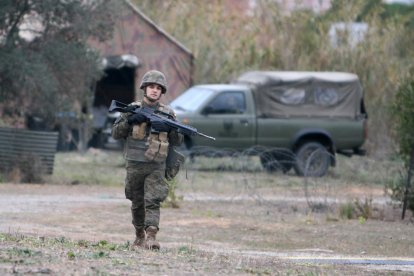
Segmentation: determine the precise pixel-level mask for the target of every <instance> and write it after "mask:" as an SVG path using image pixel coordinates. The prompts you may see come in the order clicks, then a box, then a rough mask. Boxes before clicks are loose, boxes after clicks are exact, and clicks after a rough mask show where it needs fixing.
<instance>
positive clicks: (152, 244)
mask: <svg viewBox="0 0 414 276" xmlns="http://www.w3.org/2000/svg"><path fill="white" fill-rule="evenodd" d="M146 232H147V239H146V242H145V248H146V249H149V250H160V243H159V242H158V241H156V240H155V238H156V236H157V232H158V228H157V227H156V226H148V227H147V229H146Z"/></svg>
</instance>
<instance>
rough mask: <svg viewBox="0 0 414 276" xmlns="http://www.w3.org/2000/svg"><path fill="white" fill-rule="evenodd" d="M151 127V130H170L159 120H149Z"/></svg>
mask: <svg viewBox="0 0 414 276" xmlns="http://www.w3.org/2000/svg"><path fill="white" fill-rule="evenodd" d="M151 127H152V129H153V130H155V131H158V132H170V130H171V129H170V127H169V126H168V125H166V124H165V123H163V122H161V121H154V122H151Z"/></svg>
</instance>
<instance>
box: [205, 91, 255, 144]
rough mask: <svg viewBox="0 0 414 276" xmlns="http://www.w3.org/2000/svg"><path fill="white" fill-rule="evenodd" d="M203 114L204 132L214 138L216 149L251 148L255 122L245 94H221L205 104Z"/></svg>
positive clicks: (239, 92)
mask: <svg viewBox="0 0 414 276" xmlns="http://www.w3.org/2000/svg"><path fill="white" fill-rule="evenodd" d="M203 113H204V114H205V115H206V117H205V119H204V120H205V126H206V129H205V131H206V132H207V133H209V135H211V136H214V137H216V141H215V142H214V145H215V146H216V147H220V148H235V149H237V148H239V149H244V148H248V147H251V146H253V144H254V140H255V138H254V136H255V133H254V131H255V128H254V125H255V121H254V115H253V112H252V111H251V110H250V108H248V106H247V101H246V93H245V92H243V91H226V92H221V93H219V94H217V95H216V96H215V97H214V98H213V99H212V100H211V101H210V102H209V103H208V104H207V106H206V107H205V108H204V110H203ZM210 126H211V127H210Z"/></svg>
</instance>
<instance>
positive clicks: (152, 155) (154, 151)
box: [145, 132, 169, 163]
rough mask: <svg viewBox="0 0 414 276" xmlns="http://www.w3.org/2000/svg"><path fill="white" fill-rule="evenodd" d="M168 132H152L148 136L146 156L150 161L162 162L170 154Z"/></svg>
mask: <svg viewBox="0 0 414 276" xmlns="http://www.w3.org/2000/svg"><path fill="white" fill-rule="evenodd" d="M168 147H169V143H168V133H167V132H160V133H151V134H150V136H149V137H148V149H147V151H145V158H146V159H147V160H148V161H154V162H157V163H162V162H164V161H165V160H166V159H167V155H168Z"/></svg>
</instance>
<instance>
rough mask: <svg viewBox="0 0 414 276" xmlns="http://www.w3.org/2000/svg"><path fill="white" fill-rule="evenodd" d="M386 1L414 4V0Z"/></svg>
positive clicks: (388, 1) (389, 0)
mask: <svg viewBox="0 0 414 276" xmlns="http://www.w3.org/2000/svg"><path fill="white" fill-rule="evenodd" d="M384 2H385V3H388V4H393V3H399V4H414V0H384Z"/></svg>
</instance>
